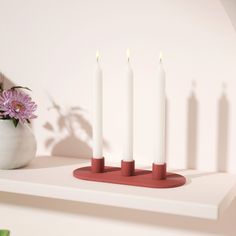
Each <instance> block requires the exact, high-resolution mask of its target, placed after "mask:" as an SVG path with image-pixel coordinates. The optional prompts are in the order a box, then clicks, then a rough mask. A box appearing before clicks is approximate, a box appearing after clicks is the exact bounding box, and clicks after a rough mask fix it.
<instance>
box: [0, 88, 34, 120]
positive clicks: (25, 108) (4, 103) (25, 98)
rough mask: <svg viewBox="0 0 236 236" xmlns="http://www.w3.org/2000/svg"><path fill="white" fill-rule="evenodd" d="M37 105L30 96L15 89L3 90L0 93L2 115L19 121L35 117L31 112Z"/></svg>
mask: <svg viewBox="0 0 236 236" xmlns="http://www.w3.org/2000/svg"><path fill="white" fill-rule="evenodd" d="M36 108H37V105H36V104H35V102H33V101H32V99H31V97H30V96H29V95H27V94H25V93H23V92H21V91H18V90H15V89H8V90H4V91H3V92H2V93H1V94H0V111H1V113H2V115H3V116H5V117H10V118H14V119H16V120H19V121H20V122H21V123H24V122H25V121H29V120H30V119H33V118H36V116H35V115H34V114H33V112H34V111H35V110H36Z"/></svg>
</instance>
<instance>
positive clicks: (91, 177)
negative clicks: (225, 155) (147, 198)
mask: <svg viewBox="0 0 236 236" xmlns="http://www.w3.org/2000/svg"><path fill="white" fill-rule="evenodd" d="M92 159H93V158H92ZM96 160H100V159H96ZM103 161H104V160H103ZM92 163H93V162H92ZM73 176H74V177H75V178H78V179H83V180H88V181H96V182H103V183H113V184H124V185H130V186H138V187H148V188H175V187H179V186H182V185H184V184H185V183H186V178H185V177H184V176H182V175H179V174H176V173H170V172H166V176H165V179H155V178H153V172H152V171H150V170H143V169H135V171H134V173H133V175H131V176H124V175H123V174H122V169H121V168H120V167H113V166H105V167H104V169H103V172H94V170H92V166H86V167H81V168H78V169H76V170H74V171H73Z"/></svg>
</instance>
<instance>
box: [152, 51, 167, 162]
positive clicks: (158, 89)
mask: <svg viewBox="0 0 236 236" xmlns="http://www.w3.org/2000/svg"><path fill="white" fill-rule="evenodd" d="M154 106H155V107H154V119H155V120H154V164H164V163H165V70H164V68H163V63H162V54H161V53H160V60H159V65H158V68H157V78H156V79H155V85H154Z"/></svg>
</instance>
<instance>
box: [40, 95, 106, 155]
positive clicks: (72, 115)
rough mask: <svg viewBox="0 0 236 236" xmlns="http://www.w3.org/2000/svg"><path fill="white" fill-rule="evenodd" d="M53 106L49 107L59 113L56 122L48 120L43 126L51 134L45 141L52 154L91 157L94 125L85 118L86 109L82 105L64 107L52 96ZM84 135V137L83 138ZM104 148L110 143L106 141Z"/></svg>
mask: <svg viewBox="0 0 236 236" xmlns="http://www.w3.org/2000/svg"><path fill="white" fill-rule="evenodd" d="M50 100H51V103H52V106H51V107H50V108H49V111H50V110H53V111H54V112H56V114H57V118H56V124H52V123H50V122H49V121H47V122H46V123H45V124H44V125H43V128H44V129H46V130H47V131H48V132H49V133H50V136H49V137H48V139H47V140H46V141H45V147H46V148H47V149H50V150H51V155H52V156H64V157H77V158H91V157H92V148H91V147H90V145H89V142H91V139H92V127H91V124H90V123H89V121H88V120H87V119H86V118H85V113H86V111H85V110H84V109H82V108H81V107H70V108H67V109H63V108H62V107H61V106H59V105H58V104H57V103H56V102H55V100H54V99H52V98H50ZM82 137H83V138H82ZM104 148H106V149H108V148H109V145H108V143H107V142H106V141H104Z"/></svg>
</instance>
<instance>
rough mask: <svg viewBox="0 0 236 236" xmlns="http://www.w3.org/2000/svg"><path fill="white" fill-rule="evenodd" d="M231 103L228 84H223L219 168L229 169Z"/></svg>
mask: <svg viewBox="0 0 236 236" xmlns="http://www.w3.org/2000/svg"><path fill="white" fill-rule="evenodd" d="M229 113H230V105H229V100H228V97H227V94H226V85H225V84H223V85H222V94H221V96H220V98H219V101H218V137H217V170H218V171H227V162H228V143H229V117H230V114H229Z"/></svg>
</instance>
